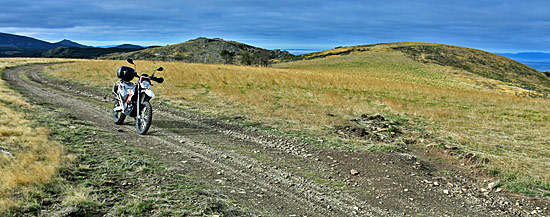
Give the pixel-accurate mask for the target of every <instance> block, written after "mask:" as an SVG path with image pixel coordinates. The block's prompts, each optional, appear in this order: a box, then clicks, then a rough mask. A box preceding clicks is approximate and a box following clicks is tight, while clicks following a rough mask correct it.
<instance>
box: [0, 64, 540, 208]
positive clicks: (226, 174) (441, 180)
mask: <svg viewBox="0 0 550 217" xmlns="http://www.w3.org/2000/svg"><path fill="white" fill-rule="evenodd" d="M43 67H44V66H43V65H33V66H24V67H18V68H14V69H10V70H7V71H6V72H5V75H4V79H6V80H7V81H8V82H9V83H10V84H11V85H13V86H14V87H15V88H16V89H18V90H20V91H21V92H22V93H23V94H24V95H26V96H29V97H32V98H38V99H42V100H43V102H47V103H50V104H52V105H54V106H58V107H63V108H67V109H69V110H70V111H71V112H72V114H73V115H74V116H75V117H77V118H79V119H82V120H87V121H90V122H93V123H94V124H95V125H96V126H98V127H101V128H103V129H105V130H107V131H109V132H113V133H114V134H116V135H118V136H120V137H121V138H123V139H124V140H127V142H128V143H129V144H131V145H133V146H135V147H141V148H143V147H145V148H148V149H149V150H150V152H151V153H152V154H153V155H154V156H157V157H158V159H161V160H162V161H163V162H166V163H167V164H169V165H171V166H172V167H173V170H174V172H177V173H186V174H189V175H191V176H194V177H198V178H199V179H200V180H201V181H204V182H207V183H210V184H211V185H212V186H216V188H217V192H219V193H220V194H222V195H224V196H227V197H229V198H232V199H234V200H236V201H238V204H239V206H241V207H243V208H245V209H247V210H250V212H251V213H252V214H251V215H262V216H263V215H268V216H417V215H428V216H517V215H521V216H528V215H549V213H550V211H549V210H547V209H546V210H545V208H546V207H548V200H546V201H544V199H542V200H541V199H538V200H537V199H536V198H534V199H533V198H524V197H519V196H516V197H511V196H510V195H509V193H507V192H506V191H502V192H496V191H495V189H488V188H487V184H488V183H481V184H479V182H478V181H473V180H472V179H470V178H468V177H467V176H465V175H463V174H462V173H460V172H448V173H439V172H438V171H433V170H432V169H429V168H430V167H429V166H426V165H425V164H426V163H425V162H422V161H417V160H416V159H417V158H415V157H414V156H412V155H411V154H407V153H389V152H346V151H338V150H332V149H328V148H320V147H314V146H311V145H306V144H300V143H298V142H295V141H292V140H291V139H285V138H279V137H277V136H274V135H267V134H266V133H264V132H260V131H257V130H254V129H251V128H245V127H241V126H235V125H232V124H230V123H228V122H226V121H222V120H215V119H211V118H207V117H202V116H199V115H196V114H191V113H187V112H184V111H180V110H177V109H173V108H168V107H166V106H162V105H159V104H155V101H154V100H153V111H154V112H153V124H152V126H151V129H150V130H149V133H148V135H146V136H139V135H138V134H137V133H136V132H135V126H134V122H133V119H131V118H128V120H126V124H125V125H122V126H118V125H115V124H113V122H112V119H111V104H112V96H110V95H108V94H105V93H102V92H100V91H97V90H93V89H90V88H85V87H82V86H78V85H74V84H71V83H67V82H60V81H57V80H52V79H48V78H46V77H44V76H43V75H41V73H40V72H41V69H42V68H43ZM27 78H28V79H27ZM352 170H354V171H353V172H351V171H352ZM352 173H353V174H352ZM528 200H529V201H536V202H535V203H529V202H526V201H528ZM537 207H538V209H537Z"/></svg>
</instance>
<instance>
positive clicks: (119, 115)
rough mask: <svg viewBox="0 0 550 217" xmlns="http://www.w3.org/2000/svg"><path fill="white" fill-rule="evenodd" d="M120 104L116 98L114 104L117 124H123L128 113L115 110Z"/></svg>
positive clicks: (114, 119) (114, 117)
mask: <svg viewBox="0 0 550 217" xmlns="http://www.w3.org/2000/svg"><path fill="white" fill-rule="evenodd" d="M119 105H120V102H119V101H118V100H116V99H115V105H114V106H113V122H115V124H116V125H121V124H122V123H124V119H125V118H126V115H125V114H124V113H122V111H118V112H116V111H115V108H116V107H118V106H119Z"/></svg>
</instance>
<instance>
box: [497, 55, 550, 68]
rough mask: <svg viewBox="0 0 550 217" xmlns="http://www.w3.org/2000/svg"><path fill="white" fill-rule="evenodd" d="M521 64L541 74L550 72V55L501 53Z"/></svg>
mask: <svg viewBox="0 0 550 217" xmlns="http://www.w3.org/2000/svg"><path fill="white" fill-rule="evenodd" d="M499 55H502V56H505V57H508V58H510V59H513V60H515V61H518V62H520V63H523V64H525V65H528V66H530V67H531V68H534V69H536V70H538V71H541V72H550V53H541V52H525V53H499Z"/></svg>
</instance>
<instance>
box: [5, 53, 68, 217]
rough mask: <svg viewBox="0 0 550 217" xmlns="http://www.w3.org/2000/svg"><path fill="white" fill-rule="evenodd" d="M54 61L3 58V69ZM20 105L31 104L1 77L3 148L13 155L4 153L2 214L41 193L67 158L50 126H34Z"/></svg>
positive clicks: (27, 105) (26, 105)
mask: <svg viewBox="0 0 550 217" xmlns="http://www.w3.org/2000/svg"><path fill="white" fill-rule="evenodd" d="M51 61H55V60H51V59H50V60H47V59H25V58H9V59H0V70H2V69H4V68H5V67H10V66H16V65H22V64H27V63H45V62H51ZM18 107H27V108H29V107H30V105H29V104H27V103H26V102H25V101H23V100H22V97H21V95H19V94H17V93H15V92H14V91H13V90H11V89H9V88H8V87H7V85H6V83H5V81H4V80H0V116H1V117H2V118H1V119H0V141H1V142H0V149H2V150H5V151H8V152H10V153H12V154H13V156H10V155H8V154H6V153H0V174H1V175H0V215H1V214H3V213H5V212H6V211H7V210H8V209H11V208H14V207H18V206H20V204H21V203H22V202H23V201H24V200H25V198H26V197H27V196H28V195H29V194H30V193H36V192H39V191H40V188H41V186H42V185H44V184H47V183H49V182H50V181H51V180H52V179H53V178H54V177H55V174H56V173H57V170H58V168H59V165H60V164H61V163H62V161H63V160H62V154H63V147H62V146H61V145H60V144H58V143H56V142H53V141H50V140H49V139H48V134H49V131H48V130H47V129H45V128H36V127H33V126H32V125H31V122H30V121H29V120H27V119H25V114H24V113H23V112H20V111H17V110H16V109H14V108H18Z"/></svg>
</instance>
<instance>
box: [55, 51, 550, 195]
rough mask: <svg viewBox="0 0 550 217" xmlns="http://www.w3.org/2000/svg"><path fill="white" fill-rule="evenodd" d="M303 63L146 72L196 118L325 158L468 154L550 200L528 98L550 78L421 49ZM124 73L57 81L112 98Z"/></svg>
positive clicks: (538, 107)
mask: <svg viewBox="0 0 550 217" xmlns="http://www.w3.org/2000/svg"><path fill="white" fill-rule="evenodd" d="M173 48H174V49H176V48H177V47H173ZM159 51H160V50H159ZM294 58H295V59H302V60H299V61H289V62H284V63H278V64H274V65H273V67H270V68H260V67H247V66H233V65H206V64H194V63H182V62H164V63H159V62H152V61H139V62H138V65H139V68H142V69H143V68H150V69H153V68H156V67H158V66H160V65H162V66H164V68H165V71H163V72H162V73H161V74H162V76H163V77H165V78H166V82H165V83H163V84H162V85H158V86H157V87H155V91H156V92H155V93H158V96H159V97H158V99H157V100H161V101H163V102H166V103H170V104H172V105H174V106H179V107H182V108H184V109H186V110H191V111H196V112H199V113H206V114H210V115H215V116H219V117H220V118H224V119H228V120H234V121H237V122H239V123H242V124H245V125H248V126H254V127H257V128H259V129H262V130H270V131H271V132H273V133H276V134H282V135H287V136H289V137H292V138H296V139H299V140H302V141H305V142H308V143H310V144H317V145H322V146H334V147H344V148H351V149H366V150H377V149H378V150H379V149H382V150H396V149H401V148H407V149H408V148H412V149H420V150H424V149H430V150H431V149H432V148H433V149H437V148H439V147H457V149H451V150H449V152H450V153H451V154H456V155H458V156H460V158H462V159H463V160H464V163H466V165H470V164H469V163H468V162H470V163H471V162H474V165H476V163H481V164H482V165H483V166H484V167H486V168H488V169H489V170H490V171H491V173H493V174H494V175H498V176H500V177H501V184H502V185H504V186H506V187H508V188H510V189H514V190H518V191H523V192H531V193H532V192H545V194H548V192H550V175H549V174H548V173H547V159H548V158H547V156H550V150H549V149H548V148H547V147H548V145H549V141H548V136H547V131H548V129H549V128H550V101H549V100H547V99H541V98H534V97H524V96H527V95H529V90H527V89H525V88H523V87H522V86H523V84H522V83H526V82H533V83H530V84H529V85H532V86H535V87H537V88H538V89H540V90H541V91H544V90H547V89H548V86H545V84H546V82H547V80H545V79H547V78H544V77H540V76H538V75H537V74H536V73H535V72H534V71H532V69H530V68H528V67H525V66H524V65H521V64H519V63H517V62H515V61H512V60H509V59H507V58H504V57H500V56H498V55H493V54H490V53H486V52H483V51H478V50H473V49H467V48H459V47H454V46H446V45H437V44H420V43H399V44H378V45H368V46H355V47H347V48H337V49H334V50H330V51H324V52H318V53H313V54H308V55H303V56H298V57H294ZM453 59H455V60H453ZM472 60H476V61H477V62H472ZM122 64H125V62H124V61H121V60H117V61H82V62H76V63H70V64H65V65H58V66H54V67H52V68H51V69H49V70H48V73H51V74H53V75H55V76H60V77H64V78H67V79H75V80H79V81H82V82H87V83H90V84H94V85H98V86H100V87H105V88H109V87H110V85H111V83H112V80H116V77H115V70H116V68H117V67H118V66H120V65H122ZM501 70H502V71H501ZM504 70H505V71H504ZM90 72H93V73H90ZM109 77H111V78H113V79H112V80H111V81H109V79H105V78H109ZM491 77H493V78H491ZM499 79H500V80H499ZM531 96H534V94H533V93H531ZM377 115H382V116H383V117H384V118H380V119H381V120H385V121H387V122H384V124H385V125H384V126H386V125H388V126H390V127H389V128H388V129H386V130H383V131H381V132H379V131H376V132H373V131H371V130H372V129H371V128H370V127H372V126H370V125H368V123H370V122H369V121H371V120H369V119H368V118H369V117H377ZM371 122H372V121H371ZM365 124H366V125H365ZM394 128H397V129H399V130H395V131H394ZM392 132H393V134H392ZM373 135H374V136H375V137H372V136H373ZM481 159H486V160H481Z"/></svg>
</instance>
